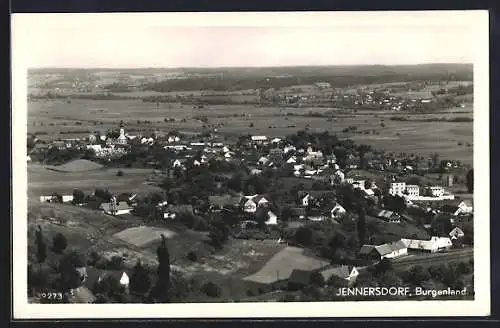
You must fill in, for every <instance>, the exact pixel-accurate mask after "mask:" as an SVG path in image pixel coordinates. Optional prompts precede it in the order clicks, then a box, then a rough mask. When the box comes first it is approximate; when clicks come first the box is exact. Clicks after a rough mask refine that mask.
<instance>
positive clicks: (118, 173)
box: [116, 170, 124, 177]
mask: <svg viewBox="0 0 500 328" xmlns="http://www.w3.org/2000/svg"><path fill="white" fill-rule="evenodd" d="M123 174H124V173H123V171H122V170H119V171H118V172H116V176H118V177H122V176H123Z"/></svg>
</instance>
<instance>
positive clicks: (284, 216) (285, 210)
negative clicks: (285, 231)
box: [280, 206, 293, 222]
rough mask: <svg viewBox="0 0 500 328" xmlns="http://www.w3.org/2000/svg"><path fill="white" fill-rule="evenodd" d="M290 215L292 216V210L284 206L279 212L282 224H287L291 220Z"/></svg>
mask: <svg viewBox="0 0 500 328" xmlns="http://www.w3.org/2000/svg"><path fill="white" fill-rule="evenodd" d="M292 215H293V210H292V209H291V208H290V207H289V206H285V207H283V209H282V210H281V217H280V218H281V220H282V221H283V222H287V221H289V220H290V219H291V218H292Z"/></svg>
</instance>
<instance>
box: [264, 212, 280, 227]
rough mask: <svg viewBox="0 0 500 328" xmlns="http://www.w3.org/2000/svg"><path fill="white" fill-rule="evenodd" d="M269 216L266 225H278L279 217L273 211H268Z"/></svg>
mask: <svg viewBox="0 0 500 328" xmlns="http://www.w3.org/2000/svg"><path fill="white" fill-rule="evenodd" d="M267 217H268V219H267V221H266V225H277V224H278V217H277V216H276V214H274V213H273V212H271V211H269V212H267Z"/></svg>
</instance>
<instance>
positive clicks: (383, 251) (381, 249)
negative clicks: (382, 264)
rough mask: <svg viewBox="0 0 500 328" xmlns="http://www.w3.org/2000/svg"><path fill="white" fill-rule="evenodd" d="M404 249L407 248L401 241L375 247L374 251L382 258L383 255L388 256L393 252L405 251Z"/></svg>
mask: <svg viewBox="0 0 500 328" xmlns="http://www.w3.org/2000/svg"><path fill="white" fill-rule="evenodd" d="M405 248H407V247H406V245H405V243H404V242H403V241H402V240H398V241H396V242H392V243H387V244H382V245H379V246H375V250H376V251H377V252H378V253H379V254H380V256H384V255H387V254H390V253H392V252H394V251H398V250H400V249H405Z"/></svg>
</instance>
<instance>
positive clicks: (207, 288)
mask: <svg viewBox="0 0 500 328" xmlns="http://www.w3.org/2000/svg"><path fill="white" fill-rule="evenodd" d="M201 290H202V292H204V293H205V294H207V296H210V297H219V296H220V295H221V294H222V290H221V288H220V287H219V286H218V285H216V284H214V283H213V282H211V281H209V282H207V283H205V284H204V285H203V286H202V287H201Z"/></svg>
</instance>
